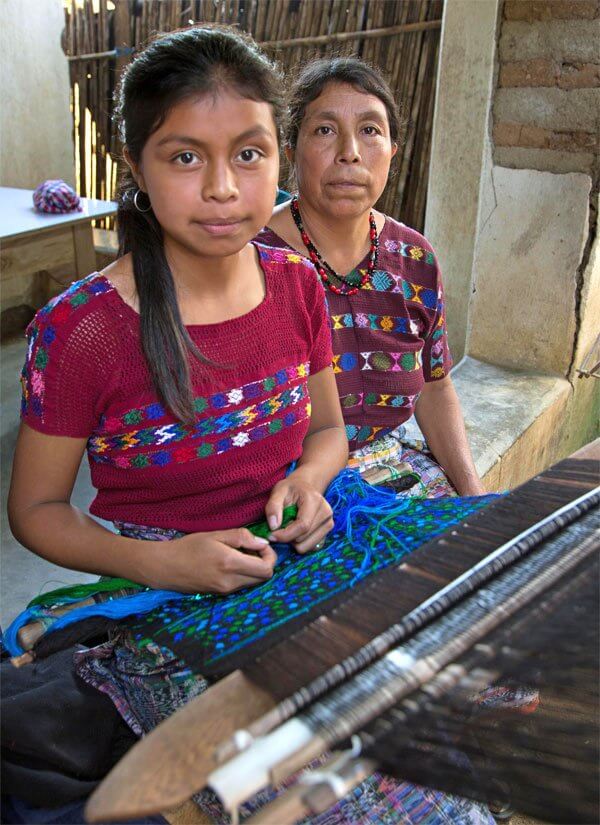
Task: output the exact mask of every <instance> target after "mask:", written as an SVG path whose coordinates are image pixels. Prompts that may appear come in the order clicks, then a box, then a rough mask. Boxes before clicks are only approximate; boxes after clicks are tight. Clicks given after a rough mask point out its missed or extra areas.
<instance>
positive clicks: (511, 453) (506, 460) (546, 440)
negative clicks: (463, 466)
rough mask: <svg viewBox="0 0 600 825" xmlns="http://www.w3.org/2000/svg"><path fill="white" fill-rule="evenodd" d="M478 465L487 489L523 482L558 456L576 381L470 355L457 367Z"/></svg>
mask: <svg viewBox="0 0 600 825" xmlns="http://www.w3.org/2000/svg"><path fill="white" fill-rule="evenodd" d="M452 380H453V381H454V385H455V387H456V391H457V392H458V395H459V397H460V401H461V405H462V408H463V413H464V417H465V425H466V429H467V435H468V438H469V443H470V445H471V450H472V452H473V458H474V461H475V466H476V467H477V471H478V473H479V474H480V476H481V478H482V479H483V482H484V484H485V485H486V487H487V489H488V490H490V491H492V490H506V489H509V488H512V487H515V486H517V485H518V484H521V483H522V482H524V481H526V480H527V479H529V478H531V477H532V476H533V475H535V474H536V473H537V472H539V471H541V470H543V469H545V468H546V467H548V466H549V465H550V464H552V462H553V461H555V460H556V459H557V458H558V451H559V449H560V435H561V431H562V420H563V416H564V415H565V412H566V410H567V406H568V403H569V400H570V398H571V395H572V387H571V385H570V384H569V382H568V381H567V380H566V379H564V378H559V377H553V376H546V375H531V374H527V373H520V372H514V371H512V370H507V369H503V368H501V367H496V366H493V365H492V364H486V363H484V362H483V361H477V360H476V359H475V358H471V357H469V356H466V357H465V358H463V360H462V361H461V362H460V363H459V364H458V365H457V367H456V369H454V370H453V372H452Z"/></svg>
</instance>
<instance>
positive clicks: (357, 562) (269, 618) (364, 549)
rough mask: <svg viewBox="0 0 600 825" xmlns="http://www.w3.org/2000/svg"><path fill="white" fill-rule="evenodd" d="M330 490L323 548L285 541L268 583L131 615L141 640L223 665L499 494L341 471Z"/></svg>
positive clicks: (208, 668) (202, 664)
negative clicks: (445, 491) (458, 492)
mask: <svg viewBox="0 0 600 825" xmlns="http://www.w3.org/2000/svg"><path fill="white" fill-rule="evenodd" d="M327 498H328V500H329V501H330V503H331V504H332V507H333V510H334V513H335V517H336V523H335V527H334V530H333V532H332V533H331V534H330V537H329V540H328V541H327V543H326V545H325V547H324V548H323V549H322V550H318V551H315V552H313V553H309V554H307V555H303V556H301V555H298V554H297V553H295V552H294V551H293V550H291V549H289V548H282V549H281V550H280V554H279V560H278V564H277V566H276V569H275V573H274V575H273V578H272V579H270V580H269V581H268V582H266V583H265V584H263V585H259V586H257V587H254V588H252V589H249V590H244V591H241V592H239V593H233V594H231V595H229V596H226V597H222V596H216V595H210V594H209V595H199V596H192V597H184V598H182V599H179V600H177V601H176V602H173V601H171V602H167V603H164V604H162V605H161V606H160V607H158V608H157V609H155V610H153V611H152V612H150V613H148V614H146V615H143V616H138V617H136V618H134V619H130V620H128V621H127V624H128V625H129V626H130V628H131V630H132V632H133V636H134V639H135V641H136V643H137V644H138V645H139V646H140V648H144V647H145V646H146V645H148V644H153V643H157V644H158V645H159V646H161V647H165V648H168V649H169V650H171V651H173V652H174V653H175V654H176V655H177V656H179V657H181V658H183V659H184V660H186V661H187V662H188V663H189V664H192V663H193V666H194V668H196V669H197V670H198V672H201V673H204V675H208V674H210V673H211V672H212V671H213V670H214V669H217V670H221V669H222V668H223V661H224V659H226V658H230V657H233V658H234V657H235V653H236V651H239V650H240V649H241V648H243V647H245V646H246V645H249V644H251V643H254V642H257V641H259V640H260V639H262V638H263V637H265V636H266V635H267V634H269V633H271V632H273V631H274V630H275V629H276V628H278V627H279V626H281V625H282V624H284V623H286V622H288V621H290V620H291V619H294V618H296V617H298V616H300V615H301V614H306V613H308V612H313V611H315V609H316V610H317V612H318V610H319V605H320V604H321V603H322V602H324V601H325V600H327V599H330V598H332V596H335V595H336V594H338V593H341V592H343V591H344V590H347V589H348V588H350V587H352V586H353V585H354V584H355V583H356V582H358V581H360V580H361V579H363V578H364V577H365V576H367V575H369V574H371V573H374V572H376V571H377V570H381V569H382V568H384V567H387V566H389V565H390V564H394V563H397V562H398V561H399V559H401V558H402V557H403V556H405V555H406V554H407V553H410V552H412V551H413V550H415V549H416V548H417V547H419V546H420V545H421V544H424V543H425V542H426V541H428V540H429V539H431V538H433V537H434V536H436V535H438V534H439V533H441V532H442V531H443V530H445V529H447V528H448V527H449V526H450V525H453V524H456V523H457V522H459V521H461V520H462V519H464V518H465V517H466V516H468V515H470V514H471V513H473V512H474V511H475V510H478V509H479V508H481V507H483V506H485V505H486V504H488V503H489V502H490V501H491V500H492V499H493V498H494V497H493V496H484V497H481V498H465V499H459V498H448V499H438V500H424V501H421V500H417V501H414V500H408V499H407V500H404V501H400V500H398V499H397V498H396V496H395V493H394V492H392V491H388V490H385V489H383V488H375V487H371V486H369V485H367V484H365V483H364V482H362V481H361V480H360V476H359V474H357V473H356V472H353V471H344V472H343V473H341V474H340V475H339V476H338V477H337V479H336V480H335V481H334V482H333V484H332V485H331V486H330V488H329V490H328V495H327ZM226 669H229V666H227V668H226Z"/></svg>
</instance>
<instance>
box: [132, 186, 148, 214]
mask: <svg viewBox="0 0 600 825" xmlns="http://www.w3.org/2000/svg"><path fill="white" fill-rule="evenodd" d="M141 191H142V190H141V189H138V190H137V192H136V193H135V195H134V196H133V205H134V206H135V208H136V209H137V211H138V212H149V211H150V210H151V209H152V204H151V203H150V199H149V198H148V208H147V209H141V208H140V205H139V203H138V197H139V195H140V193H141ZM144 194H145V195H146V193H145V192H144ZM146 197H148V195H146Z"/></svg>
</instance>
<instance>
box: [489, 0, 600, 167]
mask: <svg viewBox="0 0 600 825" xmlns="http://www.w3.org/2000/svg"><path fill="white" fill-rule="evenodd" d="M498 56H499V72H498V88H497V90H496V96H495V100H494V108H493V141H494V160H495V162H496V163H497V164H498V165H500V166H509V167H513V168H518V169H522V168H526V169H539V170H541V171H550V172H585V173H587V174H591V175H592V177H594V178H595V179H596V181H597V180H598V176H599V171H600V169H599V144H600V141H599V132H600V0H505V2H504V6H503V19H502V27H501V32H500V41H499V48H498Z"/></svg>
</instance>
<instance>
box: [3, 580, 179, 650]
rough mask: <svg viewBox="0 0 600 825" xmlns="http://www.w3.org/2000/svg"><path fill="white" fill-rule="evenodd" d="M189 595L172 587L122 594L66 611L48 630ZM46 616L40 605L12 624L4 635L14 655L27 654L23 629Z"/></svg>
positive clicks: (145, 608) (129, 613)
mask: <svg viewBox="0 0 600 825" xmlns="http://www.w3.org/2000/svg"><path fill="white" fill-rule="evenodd" d="M185 595H186V594H185V593H176V592H175V591H171V590H144V591H143V592H141V593H136V594H135V595H132V596H121V597H120V598H118V599H113V600H112V601H107V602H102V603H100V604H93V605H86V607H77V608H75V610H71V611H70V613H65V615H64V616H60V617H59V618H57V619H55V621H54V622H53V623H52V625H51V626H50V627H48V629H47V630H46V633H54V632H56V631H57V630H61V629H62V628H64V627H68V626H69V625H71V624H75V622H78V621H80V620H81V619H88V618H90V617H91V616H104V617H106V618H107V619H115V620H117V619H124V618H125V617H127V616H132V615H134V614H136V613H147V612H148V611H150V610H153V609H154V608H155V607H160V606H161V605H162V604H164V603H165V602H168V601H173V600H176V599H181V598H183V597H184V596H185ZM45 615H46V614H45V613H44V612H43V610H40V609H39V607H37V608H29V609H27V610H24V611H23V612H22V613H20V614H19V615H18V616H17V618H16V619H15V620H14V621H13V622H12V623H11V624H10V625H9V626H8V628H7V629H6V631H5V634H4V644H5V647H6V649H7V650H8V652H9V653H10V654H11V656H18V655H19V654H21V653H24V650H23V648H22V647H21V645H20V644H19V641H18V639H17V633H18V632H19V630H20V629H21V628H22V627H24V626H25V625H27V624H29V623H30V622H34V621H37V620H39V619H41V618H43V617H44V616H45Z"/></svg>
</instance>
